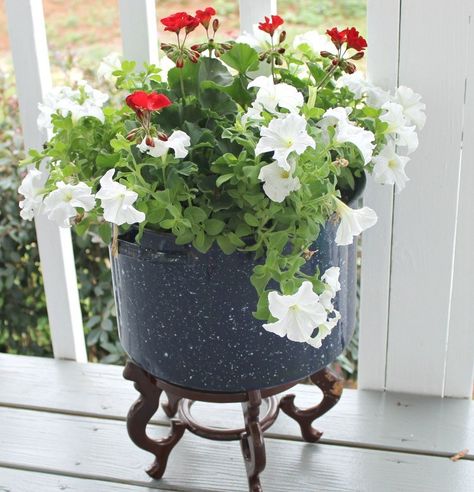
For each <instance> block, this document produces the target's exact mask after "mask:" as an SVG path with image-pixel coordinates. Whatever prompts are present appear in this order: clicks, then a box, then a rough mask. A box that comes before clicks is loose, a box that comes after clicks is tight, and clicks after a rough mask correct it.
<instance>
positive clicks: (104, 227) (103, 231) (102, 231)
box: [98, 217, 148, 244]
mask: <svg viewBox="0 0 474 492" xmlns="http://www.w3.org/2000/svg"><path fill="white" fill-rule="evenodd" d="M147 218H148V217H147ZM98 231H99V236H100V238H101V239H102V241H104V243H105V244H109V243H110V239H111V238H112V227H111V225H110V224H101V225H100V226H99V229H98Z"/></svg>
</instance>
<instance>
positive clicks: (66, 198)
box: [64, 191, 72, 202]
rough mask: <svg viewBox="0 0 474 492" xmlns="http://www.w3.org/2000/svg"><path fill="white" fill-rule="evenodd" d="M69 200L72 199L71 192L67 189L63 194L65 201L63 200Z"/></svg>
mask: <svg viewBox="0 0 474 492" xmlns="http://www.w3.org/2000/svg"><path fill="white" fill-rule="evenodd" d="M71 200H72V193H71V192H69V191H68V192H67V193H66V194H65V195H64V201H65V202H70V201H71Z"/></svg>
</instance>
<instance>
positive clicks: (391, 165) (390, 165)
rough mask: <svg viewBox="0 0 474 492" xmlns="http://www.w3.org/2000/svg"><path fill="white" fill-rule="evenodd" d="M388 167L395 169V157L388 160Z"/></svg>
mask: <svg viewBox="0 0 474 492" xmlns="http://www.w3.org/2000/svg"><path fill="white" fill-rule="evenodd" d="M388 167H389V168H390V169H396V168H397V161H396V160H395V159H392V160H390V161H388Z"/></svg>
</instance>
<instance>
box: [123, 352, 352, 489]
mask: <svg viewBox="0 0 474 492" xmlns="http://www.w3.org/2000/svg"><path fill="white" fill-rule="evenodd" d="M123 376H124V378H125V379H128V380H130V381H133V382H134V383H135V385H134V386H135V388H136V389H137V391H138V392H139V393H140V397H139V398H138V400H137V401H136V402H135V403H134V404H133V405H132V407H131V408H130V410H129V412H128V416H127V430H128V434H129V436H130V438H131V440H132V441H133V442H134V443H135V444H136V445H137V446H138V447H139V448H141V449H144V450H145V451H149V452H150V453H152V454H153V455H154V456H155V461H154V463H153V464H152V466H151V467H150V469H149V470H147V473H148V475H150V476H151V477H153V478H161V477H162V476H163V474H164V472H165V469H166V465H167V463H168V458H169V455H170V453H171V451H172V449H173V448H174V446H175V445H176V444H177V443H178V442H179V440H180V439H181V438H182V437H183V434H184V431H185V430H186V429H187V430H189V431H190V432H192V433H193V434H196V435H198V436H200V437H203V438H206V439H213V440H216V441H228V440H240V445H241V449H242V455H243V457H244V461H245V467H246V470H247V477H248V482H249V491H250V492H260V491H262V490H263V489H262V486H261V484H260V478H259V475H260V473H261V472H262V471H263V470H264V468H265V463H266V455H265V443H264V439H263V433H264V431H265V430H267V429H268V428H269V427H270V426H271V425H272V424H273V423H274V422H275V420H276V419H277V417H278V413H279V410H282V411H283V412H284V413H286V414H287V415H288V416H290V417H291V418H293V419H294V420H296V422H298V424H299V426H300V428H301V434H302V436H303V439H304V440H305V441H306V442H316V441H318V440H319V439H320V438H321V435H322V433H321V432H319V431H318V430H316V429H315V428H314V427H313V426H312V423H313V421H314V420H315V419H317V418H318V417H320V416H321V415H323V414H325V413H326V412H327V411H328V410H330V409H331V408H332V407H333V406H334V405H335V404H336V403H337V402H338V401H339V398H340V397H341V394H342V389H343V381H342V379H341V378H339V377H338V376H336V375H335V374H334V373H333V372H332V371H330V370H329V369H328V368H325V369H322V370H321V371H319V372H317V373H315V374H313V375H312V376H310V379H311V381H312V382H313V384H315V385H316V386H318V387H319V388H320V389H321V390H322V392H323V398H322V400H321V402H320V403H319V404H318V405H316V406H314V407H311V408H308V409H305V410H302V409H299V408H297V407H296V406H295V404H294V400H295V395H292V394H288V395H285V396H283V397H282V398H281V399H280V401H278V399H277V397H276V396H275V395H277V394H279V393H281V392H283V391H286V390H288V389H289V388H291V387H293V386H295V385H296V384H297V383H298V382H299V381H296V382H293V383H288V384H284V385H280V386H277V387H274V388H267V389H263V390H252V391H248V392H243V393H205V392H202V391H196V390H190V389H186V388H182V387H180V386H175V385H172V384H170V383H167V382H165V381H162V380H160V379H158V378H156V377H154V376H152V375H151V374H149V373H148V372H146V371H144V370H143V369H141V368H140V367H139V366H137V365H136V364H134V363H133V362H131V361H129V362H128V363H127V365H126V367H125V369H124V372H123ZM163 392H165V393H166V395H167V397H168V402H167V403H164V404H163V405H162V406H163V410H164V411H165V413H166V415H167V416H168V417H170V418H171V432H170V434H169V435H168V437H165V438H163V439H158V440H155V439H151V438H149V437H148V435H147V433H146V427H147V425H148V423H149V422H150V420H151V418H152V417H153V415H154V414H155V412H156V411H157V410H158V407H159V404H160V397H161V395H162V393H163ZM195 401H202V402H211V403H236V402H240V403H241V404H242V409H243V414H244V421H245V427H242V428H240V429H217V428H213V427H206V426H203V425H201V424H199V423H198V422H196V421H195V420H194V419H193V417H192V415H191V407H192V405H193V403H194V402H195ZM263 401H265V402H266V410H265V412H264V414H263V415H261V405H262V402H263ZM176 415H178V418H174V417H175V416H176Z"/></svg>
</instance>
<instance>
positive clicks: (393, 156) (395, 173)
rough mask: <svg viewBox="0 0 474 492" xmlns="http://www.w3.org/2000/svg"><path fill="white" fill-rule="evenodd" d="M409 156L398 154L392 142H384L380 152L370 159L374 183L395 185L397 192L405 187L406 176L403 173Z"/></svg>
mask: <svg viewBox="0 0 474 492" xmlns="http://www.w3.org/2000/svg"><path fill="white" fill-rule="evenodd" d="M409 160H410V158H409V157H404V156H401V155H398V154H397V153H396V152H395V145H394V144H393V143H391V142H390V143H388V144H386V145H385V146H384V147H383V149H382V150H381V151H380V153H379V154H378V155H377V156H375V157H374V158H373V159H372V162H373V163H374V169H373V172H372V174H373V176H374V180H375V182H376V183H379V184H387V185H393V184H394V185H395V186H396V189H397V192H400V191H402V190H403V188H405V184H406V182H407V181H408V179H409V178H408V176H407V175H406V174H405V166H406V164H407V162H408V161H409Z"/></svg>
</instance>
